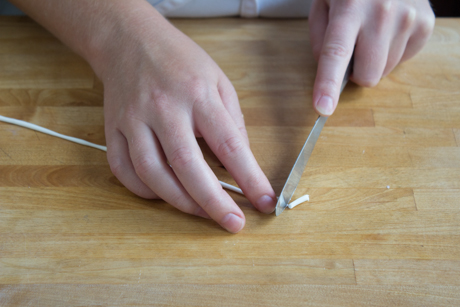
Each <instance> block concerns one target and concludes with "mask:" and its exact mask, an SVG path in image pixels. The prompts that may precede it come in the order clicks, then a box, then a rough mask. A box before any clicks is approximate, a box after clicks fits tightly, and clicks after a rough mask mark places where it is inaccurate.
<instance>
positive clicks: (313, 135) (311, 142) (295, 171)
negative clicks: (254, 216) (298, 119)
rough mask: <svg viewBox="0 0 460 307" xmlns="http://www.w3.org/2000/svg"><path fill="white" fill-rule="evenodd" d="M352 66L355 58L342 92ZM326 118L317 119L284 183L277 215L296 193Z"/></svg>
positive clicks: (348, 74)
mask: <svg viewBox="0 0 460 307" xmlns="http://www.w3.org/2000/svg"><path fill="white" fill-rule="evenodd" d="M352 67H353V60H351V61H350V63H349V64H348V67H347V70H346V72H345V76H344V77H343V82H342V88H341V89H340V93H342V91H343V89H344V88H345V86H346V85H347V83H348V79H349V77H350V74H351V70H352ZM326 120H327V117H325V116H319V117H318V119H317V120H316V123H315V125H314V126H313V128H312V129H311V131H310V134H309V135H308V138H307V141H306V142H305V144H304V145H303V147H302V150H301V151H300V154H299V156H298V157H297V160H296V161H295V163H294V166H293V167H292V170H291V173H290V174H289V177H288V179H287V181H286V183H285V184H284V187H283V190H282V191H281V195H280V197H279V198H278V202H277V203H276V210H275V213H276V216H278V215H280V214H281V213H282V212H283V211H284V209H286V207H287V205H288V204H289V202H290V201H291V197H292V195H294V192H295V189H296V188H297V185H298V184H299V182H300V178H301V177H302V173H303V171H304V170H305V167H306V166H307V162H308V159H309V158H310V156H311V153H312V152H313V148H314V147H315V144H316V141H317V140H318V138H319V134H320V133H321V130H323V127H324V124H325V123H326Z"/></svg>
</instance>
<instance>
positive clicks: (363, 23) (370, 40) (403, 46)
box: [12, 0, 434, 233]
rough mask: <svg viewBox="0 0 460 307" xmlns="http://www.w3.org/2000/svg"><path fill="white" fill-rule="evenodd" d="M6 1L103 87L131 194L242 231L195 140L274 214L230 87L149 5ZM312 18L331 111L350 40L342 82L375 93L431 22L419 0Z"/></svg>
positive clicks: (322, 108) (320, 80) (325, 8)
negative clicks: (82, 62)
mask: <svg viewBox="0 0 460 307" xmlns="http://www.w3.org/2000/svg"><path fill="white" fill-rule="evenodd" d="M12 2H13V3H14V4H15V5H17V6H18V7H19V8H21V9H22V10H23V11H24V12H26V13H27V14H28V15H29V16H31V17H32V18H34V19H35V20H37V21H38V22H39V23H41V24H42V25H43V26H44V27H46V28H47V29H48V30H50V31H51V32H52V33H54V34H55V35H56V36H57V37H58V38H60V39H61V40H62V41H63V42H64V43H65V44H67V45H68V46H69V47H70V48H72V49H73V50H74V51H75V52H77V53H78V54H80V55H81V56H82V57H83V58H85V59H86V60H87V61H88V63H89V64H90V65H91V67H92V68H93V69H94V71H95V73H96V74H97V76H98V77H99V78H100V79H101V80H102V81H103V83H104V115H105V135H106V140H107V148H108V151H107V157H108V161H109V164H110V167H111V170H112V172H113V173H114V174H115V176H116V177H117V178H118V179H119V180H120V181H121V182H122V183H123V184H124V185H125V186H126V187H127V188H128V189H129V190H131V191H132V192H133V193H135V194H137V195H139V196H141V197H144V198H149V199H155V198H162V199H164V200H165V201H167V202H168V203H169V204H171V205H173V206H174V207H176V208H177V209H179V210H181V211H183V212H186V213H190V214H194V215H198V216H202V217H205V218H212V219H213V220H215V221H216V222H217V223H219V224H220V225H221V226H222V227H223V228H225V229H226V230H228V231H229V232H233V233H236V232H238V231H240V230H241V229H242V228H243V227H244V224H245V217H244V214H243V212H242V211H241V209H240V208H239V207H238V206H237V205H236V203H235V202H234V201H233V200H232V198H231V197H230V196H229V195H228V194H227V193H226V192H225V191H224V190H223V189H222V188H221V186H220V184H219V182H218V180H217V178H216V177H215V175H214V174H213V172H212V171H211V169H210V168H209V166H208V165H207V163H206V162H205V160H204V159H203V155H202V153H201V151H200V148H199V146H198V144H197V141H196V137H203V138H204V139H205V141H206V142H207V144H208V145H209V147H210V148H211V149H212V150H213V152H214V153H215V154H216V156H217V157H218V158H219V159H220V161H221V162H222V163H223V164H224V166H225V167H226V169H227V170H228V171H229V172H230V174H231V175H232V176H233V178H234V179H235V181H236V182H237V183H238V185H239V186H240V187H241V189H242V190H243V192H244V193H245V195H246V196H247V198H248V199H249V200H250V201H251V203H252V204H253V205H254V206H255V207H256V208H257V209H258V210H260V211H261V212H264V213H271V212H273V210H274V208H275V204H276V197H275V193H274V191H273V189H272V187H271V186H270V183H269V181H268V179H267V178H266V176H265V175H264V173H263V172H262V170H261V169H260V167H259V165H258V164H257V161H256V160H255V158H254V156H253V154H252V152H251V150H250V148H249V141H248V137H247V132H246V128H245V125H244V120H243V116H242V113H241V109H240V106H239V102H238V97H237V94H236V92H235V89H234V88H233V86H232V84H231V82H230V81H229V80H228V78H227V77H226V76H225V74H224V73H223V72H222V70H221V69H220V68H219V67H218V66H217V64H216V63H215V62H214V61H213V60H212V59H211V58H210V57H209V56H208V55H207V54H206V52H204V51H203V50H202V49H201V48H200V47H199V46H198V45H197V44H195V43H194V42H193V41H192V40H191V39H190V38H188V37H187V36H186V35H184V34H183V33H181V32H180V31H179V30H178V29H176V28H175V27H174V26H172V25H171V24H170V23H169V22H168V21H167V20H166V19H164V18H163V17H162V16H161V15H160V14H159V13H158V12H157V11H156V10H155V9H154V8H153V7H152V6H151V5H149V4H148V3H147V2H145V1H143V0H98V1H92V0H91V1H90V0H80V1H70V0H40V1H38V0H37V1H30V0H14V1H12ZM311 16H312V17H311V18H310V21H309V22H310V29H311V42H312V45H313V49H314V54H315V57H316V58H317V60H318V61H319V66H318V74H317V78H316V81H315V87H314V94H313V101H314V106H315V109H316V110H317V112H318V113H319V114H322V115H331V114H332V113H333V111H334V110H335V108H336V106H337V101H338V95H339V90H340V83H341V81H342V78H343V75H344V72H345V69H346V66H347V63H348V61H349V60H350V57H351V55H352V51H353V46H354V45H355V44H356V51H355V64H354V74H353V76H352V80H353V81H355V82H356V83H358V84H361V85H363V86H373V85H375V84H376V83H377V82H378V81H379V79H380V78H381V77H382V76H383V75H385V74H388V73H389V72H390V71H391V70H392V69H393V68H394V67H395V66H396V65H397V64H398V63H399V62H401V61H403V60H407V59H408V58H410V57H412V56H413V55H415V53H417V52H418V51H419V50H420V49H421V48H422V46H423V45H424V44H425V43H426V41H427V39H428V37H429V36H430V34H431V31H432V29H433V26H434V16H433V13H432V11H431V8H430V6H429V4H428V2H427V1H425V0H417V1H412V0H399V1H397V0H393V1H389V0H388V1H382V0H361V1H360V0H336V1H334V0H317V1H315V2H314V4H313V7H312V10H311ZM327 97H329V98H327ZM324 101H326V104H324V103H323V102H324ZM168 163H169V164H168Z"/></svg>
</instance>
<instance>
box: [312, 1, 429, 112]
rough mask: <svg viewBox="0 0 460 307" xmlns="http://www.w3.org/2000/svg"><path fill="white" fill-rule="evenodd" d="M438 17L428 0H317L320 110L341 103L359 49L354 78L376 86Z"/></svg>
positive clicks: (314, 43)
mask: <svg viewBox="0 0 460 307" xmlns="http://www.w3.org/2000/svg"><path fill="white" fill-rule="evenodd" d="M434 22H435V16H434V13H433V10H432V9H431V6H430V3H429V2H428V0H314V2H313V4H312V7H311V10H310V18H309V26H310V40H311V43H312V46H313V53H314V56H315V58H316V59H317V61H318V62H319V63H318V72H317V75H316V80H315V85H314V89H313V106H314V108H315V110H316V112H317V113H319V114H321V115H324V116H329V115H331V114H332V113H333V112H334V110H335V108H336V107H337V102H338V99H339V95H340V86H341V84H342V80H343V76H344V74H345V70H346V68H347V66H348V62H349V61H350V58H351V56H352V54H353V49H354V50H355V55H354V65H353V74H352V76H351V77H350V80H351V81H353V82H355V83H357V84H359V85H362V86H367V87H372V86H375V85H376V84H377V83H378V82H379V81H380V79H381V78H382V77H384V76H386V75H387V74H389V73H390V72H391V71H392V70H393V69H394V68H395V67H396V65H397V64H398V63H400V62H402V61H405V60H408V59H410V58H411V57H413V56H414V55H415V54H416V53H417V52H419V51H420V50H421V49H422V47H423V46H424V45H425V44H426V42H427V41H428V39H429V37H430V36H431V33H432V31H433V28H434Z"/></svg>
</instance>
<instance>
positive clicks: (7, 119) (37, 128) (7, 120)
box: [0, 115, 107, 151]
mask: <svg viewBox="0 0 460 307" xmlns="http://www.w3.org/2000/svg"><path fill="white" fill-rule="evenodd" d="M0 121H1V122H5V123H9V124H13V125H16V126H21V127H24V128H29V129H32V130H35V131H38V132H41V133H45V134H49V135H52V136H55V137H58V138H61V139H64V140H67V141H70V142H74V143H77V144H81V145H85V146H89V147H93V148H97V149H100V150H103V151H107V147H105V146H102V145H97V144H94V143H91V142H88V141H85V140H82V139H78V138H74V137H71V136H67V135H64V134H60V133H57V132H54V131H52V130H49V129H46V128H43V127H40V126H38V125H35V124H31V123H28V122H25V121H23V120H19V119H14V118H10V117H5V116H1V115H0Z"/></svg>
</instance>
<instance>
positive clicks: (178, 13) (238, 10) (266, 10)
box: [148, 0, 313, 18]
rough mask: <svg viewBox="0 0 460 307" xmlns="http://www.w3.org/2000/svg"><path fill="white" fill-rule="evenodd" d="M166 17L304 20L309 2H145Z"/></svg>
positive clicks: (156, 0)
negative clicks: (300, 18) (302, 18)
mask: <svg viewBox="0 0 460 307" xmlns="http://www.w3.org/2000/svg"><path fill="white" fill-rule="evenodd" d="M148 1H149V2H150V3H151V4H152V5H153V6H154V7H155V8H156V9H157V10H158V11H159V12H160V13H161V14H163V15H164V16H166V17H224V16H241V17H247V18H254V17H278V18H289V17H294V18H295V17H297V18H299V17H308V13H309V12H310V6H311V2H312V1H313V0H148Z"/></svg>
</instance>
